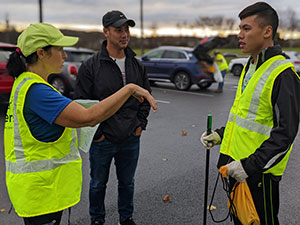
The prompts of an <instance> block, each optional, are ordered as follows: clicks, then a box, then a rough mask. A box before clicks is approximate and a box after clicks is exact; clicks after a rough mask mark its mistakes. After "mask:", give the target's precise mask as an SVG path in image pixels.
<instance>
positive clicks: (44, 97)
mask: <svg viewBox="0 0 300 225" xmlns="http://www.w3.org/2000/svg"><path fill="white" fill-rule="evenodd" d="M71 101H72V100H71V99H69V98H66V97H65V96H63V95H61V94H59V93H58V92H56V91H54V90H53V89H52V88H51V87H49V86H48V85H45V84H40V83H37V84H33V85H32V86H31V87H30V88H29V90H28V92H27V95H26V99H25V105H24V111H23V113H24V117H25V120H26V122H27V124H28V127H29V129H30V131H31V134H32V135H33V136H34V137H35V138H36V139H37V140H39V141H43V142H52V141H55V140H57V139H58V138H59V137H60V136H61V134H62V133H63V131H64V127H62V126H59V125H57V124H54V123H53V122H54V120H55V119H56V117H57V116H58V115H59V114H60V113H61V112H62V111H63V110H64V108H65V107H66V106H67V105H68V104H69V103H70V102H71Z"/></svg>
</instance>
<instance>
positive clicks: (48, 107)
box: [4, 23, 157, 225]
mask: <svg viewBox="0 0 300 225" xmlns="http://www.w3.org/2000/svg"><path fill="white" fill-rule="evenodd" d="M77 41H78V38H77V37H70V36H64V35H63V34H62V33H61V32H60V31H59V30H58V29H57V28H55V27H54V26H52V25H50V24H45V23H37V24H31V25H30V26H29V27H28V28H27V29H25V30H24V31H23V32H22V33H21V35H20V36H19V37H18V43H17V46H18V48H17V50H16V51H15V52H13V53H12V54H11V55H10V58H9V61H8V64H7V68H8V70H9V73H10V75H11V76H13V77H15V82H14V85H13V88H12V92H11V96H10V101H9V107H8V110H7V115H6V121H5V130H4V147H5V161H6V183H7V189H8V194H9V197H10V200H11V202H12V204H13V206H14V208H15V210H16V212H17V214H18V215H19V216H21V217H23V218H24V222H25V224H26V225H31V224H35V225H42V224H55V225H58V224H60V220H61V216H62V211H63V210H64V209H67V208H69V207H71V206H73V205H75V204H77V203H78V202H79V200H80V194H81V184H82V173H81V158H80V155H79V152H78V138H77V133H76V129H73V128H79V127H84V126H95V125H97V124H98V123H100V122H101V121H103V120H106V119H107V118H109V117H110V116H112V115H113V114H114V113H115V112H116V111H117V110H119V108H120V107H121V106H122V105H123V104H124V103H125V102H126V101H127V99H128V98H130V97H131V96H133V97H134V98H136V99H138V100H139V101H143V100H144V98H145V99H146V100H148V101H149V103H150V104H151V106H152V107H153V109H154V110H156V108H157V107H156V102H155V100H154V98H153V97H152V96H151V95H150V93H149V92H148V91H147V90H145V89H143V88H141V87H139V86H137V85H135V84H128V85H126V86H124V87H123V88H121V89H120V90H119V91H118V92H116V93H115V94H113V95H111V96H110V97H108V98H106V99H104V100H103V101H101V102H99V103H97V104H94V105H93V106H91V107H90V108H88V109H86V108H84V107H83V106H81V105H79V104H78V103H76V102H74V101H72V100H70V99H68V98H67V97H64V96H62V95H61V94H60V93H59V92H58V91H57V90H56V89H55V88H54V87H53V86H51V85H50V84H48V83H47V77H48V75H49V74H52V73H61V71H62V66H63V63H64V60H65V59H66V58H67V55H66V53H65V52H64V49H63V47H65V46H73V45H75V44H76V43H77Z"/></svg>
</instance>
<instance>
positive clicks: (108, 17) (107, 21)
mask: <svg viewBox="0 0 300 225" xmlns="http://www.w3.org/2000/svg"><path fill="white" fill-rule="evenodd" d="M124 23H127V24H128V25H129V26H131V27H134V26H135V22H134V21H133V20H131V19H127V17H126V16H125V15H124V13H122V12H120V11H118V10H112V11H109V12H107V13H106V14H105V15H104V16H103V17H102V24H103V26H104V27H108V26H113V27H120V26H122V25H123V24H124Z"/></svg>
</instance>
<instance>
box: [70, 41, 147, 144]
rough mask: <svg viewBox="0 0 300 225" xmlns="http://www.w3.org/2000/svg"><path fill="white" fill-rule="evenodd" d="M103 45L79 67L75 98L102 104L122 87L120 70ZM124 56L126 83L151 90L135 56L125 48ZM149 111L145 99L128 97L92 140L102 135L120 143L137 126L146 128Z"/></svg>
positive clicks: (141, 66)
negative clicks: (97, 101) (102, 101)
mask: <svg viewBox="0 0 300 225" xmlns="http://www.w3.org/2000/svg"><path fill="white" fill-rule="evenodd" d="M106 46H107V41H104V42H103V44H102V49H101V51H99V52H98V53H97V54H95V55H94V56H92V57H91V58H89V59H88V60H87V61H86V62H84V63H82V65H81V66H80V68H79V72H78V76H77V80H76V88H75V94H74V98H75V99H93V100H100V101H101V100H103V99H105V98H107V97H109V96H110V95H112V94H114V93H115V92H117V91H118V90H119V89H121V88H122V87H123V80H122V74H121V71H120V69H119V67H118V65H117V64H116V63H115V62H114V61H113V60H112V59H111V58H110V57H109V54H108V52H107V50H106ZM125 55H126V59H125V73H126V83H134V84H137V85H139V86H141V87H143V88H145V89H147V90H149V91H151V89H150V85H149V81H148V78H147V75H146V72H145V70H144V67H143V65H141V64H140V62H139V61H138V60H137V59H136V58H135V53H134V52H133V51H132V50H131V49H130V48H129V47H127V48H125ZM149 111H150V104H149V103H148V102H147V101H146V100H145V101H144V102H143V103H139V101H138V100H137V99H135V98H134V97H130V98H129V99H128V100H127V101H126V103H125V104H124V105H123V106H122V107H121V108H120V109H119V110H118V111H117V112H116V113H115V114H114V115H113V116H112V117H110V118H109V119H107V120H105V121H103V122H102V123H101V124H100V126H99V128H98V130H97V132H96V134H95V136H94V139H98V138H100V136H101V135H102V134H104V135H105V138H106V139H107V140H109V141H110V142H113V143H122V142H123V141H124V140H125V139H126V138H127V137H128V136H130V135H132V134H133V132H134V131H135V129H136V128H137V127H138V126H141V127H142V128H143V129H144V130H145V129H146V126H147V122H148V121H147V117H148V115H149Z"/></svg>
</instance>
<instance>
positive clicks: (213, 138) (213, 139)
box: [200, 131, 221, 148]
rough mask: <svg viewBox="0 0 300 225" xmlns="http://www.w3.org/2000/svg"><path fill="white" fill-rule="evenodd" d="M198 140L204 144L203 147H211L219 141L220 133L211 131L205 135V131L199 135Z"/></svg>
mask: <svg viewBox="0 0 300 225" xmlns="http://www.w3.org/2000/svg"><path fill="white" fill-rule="evenodd" d="M200 141H201V142H202V144H203V145H204V147H205V148H211V147H213V146H214V145H218V144H220V143H221V137H220V135H219V134H218V133H217V132H215V131H212V132H211V134H209V135H207V133H206V131H205V132H204V133H203V134H202V135H201V137H200Z"/></svg>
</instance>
